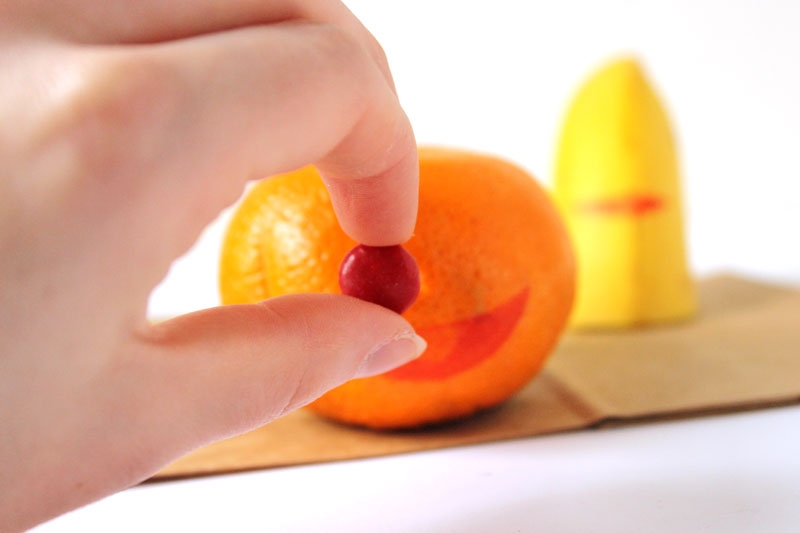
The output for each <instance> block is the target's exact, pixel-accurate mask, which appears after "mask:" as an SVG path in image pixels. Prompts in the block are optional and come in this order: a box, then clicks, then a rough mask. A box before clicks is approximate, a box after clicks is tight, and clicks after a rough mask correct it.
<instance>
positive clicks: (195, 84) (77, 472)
mask: <svg viewBox="0 0 800 533" xmlns="http://www.w3.org/2000/svg"><path fill="white" fill-rule="evenodd" d="M0 72H1V73H2V75H1V76H0V117H2V121H0V168H2V169H3V171H4V172H3V176H2V178H0V250H2V253H0V277H1V279H2V280H3V285H2V291H0V308H1V309H2V319H0V338H1V339H2V340H3V343H2V346H1V347H0V464H1V465H2V467H1V468H0V530H2V531H7V530H18V529H23V528H27V527H30V526H32V525H34V524H36V523H39V522H41V521H44V520H46V519H48V518H51V517H53V516H55V515H57V514H60V513H63V512H65V511H67V510H69V509H72V508H75V507H77V506H80V505H83V504H85V503H88V502H90V501H92V500H95V499H97V498H100V497H102V496H104V495H107V494H110V493H112V492H114V491H117V490H120V489H122V488H124V487H127V486H130V485H132V484H135V483H137V482H139V481H141V480H143V479H145V478H146V477H148V476H149V475H151V474H152V473H153V472H155V471H157V470H158V469H159V468H160V467H162V466H163V465H165V464H166V463H168V462H170V461H171V460H173V459H175V458H177V457H178V456H180V455H182V454H184V453H186V452H188V451H190V450H192V449H194V448H197V447H199V446H201V445H203V444H206V443H208V442H211V441H214V440H218V439H221V438H224V437H228V436H231V435H234V434H237V433H241V432H244V431H246V430H249V429H252V428H255V427H257V426H259V425H261V424H264V423H266V422H269V421H270V420H273V419H274V418H276V417H279V416H281V415H283V414H285V413H287V412H289V411H291V410H293V409H295V408H297V407H300V406H302V405H304V404H306V403H308V402H310V401H312V400H313V399H315V398H316V397H318V396H320V395H321V394H322V393H323V392H325V391H326V390H328V389H330V388H332V387H335V386H337V385H339V384H341V383H343V382H345V381H347V380H349V379H351V378H353V377H361V376H368V375H373V374H376V373H380V372H384V371H386V370H389V369H391V368H394V367H396V366H399V365H400V364H403V363H405V362H407V361H409V360H411V359H413V358H415V357H416V356H418V355H419V353H420V352H421V350H422V349H424V342H423V341H421V340H420V339H419V338H418V337H416V336H415V335H414V332H413V329H412V327H411V326H410V325H409V324H408V323H407V322H406V321H405V320H404V319H403V318H402V317H400V316H399V315H396V314H394V313H392V312H390V311H387V310H385V309H383V308H381V307H378V306H376V305H373V304H368V303H365V302H361V301H359V300H356V299H353V298H349V297H346V296H338V295H310V294H307V295H295V296H288V297H280V298H274V299H271V300H268V301H267V302H265V303H262V304H259V305H239V306H224V307H219V308H215V309H209V310H205V311H200V312H196V313H192V314H189V315H186V316H183V317H179V318H176V319H173V320H170V321H167V322H164V323H162V324H159V325H157V326H150V325H149V324H148V323H147V321H146V319H145V312H146V305H147V299H148V295H149V293H150V291H151V290H152V288H153V287H154V286H155V285H156V284H157V283H158V282H159V280H160V279H161V278H162V277H163V276H164V274H165V273H166V272H167V270H168V268H169V265H170V262H171V261H172V260H173V259H175V258H176V257H177V256H179V255H180V254H181V253H182V252H184V251H185V250H186V249H187V248H188V247H189V246H190V245H191V243H192V242H193V241H194V240H195V239H196V238H197V236H198V235H199V233H200V231H201V229H202V228H203V227H204V226H205V225H206V224H207V223H208V222H209V221H211V220H212V219H213V218H214V217H215V216H216V215H217V214H218V212H219V211H220V210H221V209H222V208H223V207H225V206H226V205H228V204H230V203H231V202H232V201H234V200H235V199H236V198H237V196H238V195H239V194H240V193H241V191H242V189H243V186H244V184H245V182H246V180H247V179H252V178H260V177H264V176H268V175H271V174H276V173H280V172H283V171H288V170H291V169H294V168H297V167H300V166H303V165H305V164H308V163H315V164H316V165H317V166H318V168H319V169H320V171H321V173H322V175H323V177H324V180H325V182H326V185H327V187H328V189H329V191H330V193H331V196H332V200H333V202H334V206H335V209H336V213H337V216H338V218H339V221H340V223H341V225H342V227H343V228H344V229H345V231H347V232H348V233H349V234H350V235H351V236H352V237H353V238H354V239H355V240H357V241H359V242H362V243H365V244H370V245H389V244H397V243H400V242H403V241H405V240H406V239H408V238H409V237H410V235H411V232H412V230H413V227H414V222H415V218H416V210H417V171H418V166H417V165H418V164H417V156H416V146H415V141H414V136H413V133H412V130H411V127H410V125H409V123H408V120H407V118H406V116H405V115H404V113H403V111H402V110H401V108H400V106H399V104H398V101H397V98H396V96H395V94H394V88H393V87H394V86H393V83H392V79H391V76H390V73H389V69H388V66H387V64H386V60H385V58H384V56H383V52H382V51H381V49H380V47H379V46H378V44H377V43H376V42H375V40H374V39H373V38H372V36H371V35H370V34H369V33H368V32H367V30H366V29H364V27H363V26H362V25H361V24H360V23H359V22H358V20H357V19H356V18H355V17H354V16H353V15H352V14H351V13H350V12H349V11H348V10H347V9H346V8H345V7H344V6H343V5H342V4H340V3H339V2H337V1H333V0H330V1H327V0H326V1H311V0H275V1H272V2H266V1H259V2H251V1H247V0H232V1H229V2H221V1H219V0H199V1H196V2H192V3H191V5H189V4H186V3H185V2H179V1H177V0H160V1H155V0H146V1H142V2H126V1H122V0H111V1H108V2H91V1H89V0H65V1H64V2H58V3H56V4H54V3H52V2H48V1H47V0H9V1H7V2H3V3H2V4H0Z"/></svg>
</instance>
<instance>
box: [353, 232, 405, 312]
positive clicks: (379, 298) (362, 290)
mask: <svg viewBox="0 0 800 533" xmlns="http://www.w3.org/2000/svg"><path fill="white" fill-rule="evenodd" d="M339 287H340V288H341V289H342V293H343V294H347V295H348V296H354V297H356V298H359V299H361V300H366V301H368V302H372V303H375V304H378V305H382V306H383V307H386V308H387V309H391V310H392V311H394V312H396V313H402V312H403V311H405V310H406V309H408V308H409V307H411V304H412V303H414V300H416V299H417V295H418V294H419V269H418V268H417V262H416V261H415V260H414V257H413V256H412V255H411V254H410V253H408V252H407V251H406V250H405V248H403V247H402V246H400V245H397V246H366V245H363V244H359V245H358V246H356V247H355V248H353V249H352V250H350V251H349V252H347V255H345V256H344V259H342V264H341V266H340V267H339Z"/></svg>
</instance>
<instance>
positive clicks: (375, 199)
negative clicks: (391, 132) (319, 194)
mask: <svg viewBox="0 0 800 533" xmlns="http://www.w3.org/2000/svg"><path fill="white" fill-rule="evenodd" d="M340 176H341V174H337V175H333V176H332V175H330V174H328V175H323V179H324V181H325V184H326V186H327V188H328V191H329V193H330V195H331V202H332V204H333V208H334V211H335V212H336V217H337V218H338V220H339V224H340V225H341V227H342V229H343V230H344V232H345V233H347V234H348V235H349V236H350V237H352V238H353V239H354V240H355V241H357V242H359V243H361V244H366V245H369V246H391V245H395V244H402V243H404V242H406V241H407V240H409V239H410V238H411V236H412V235H413V234H414V227H415V225H416V220H417V211H418V208H419V161H418V158H417V151H416V146H414V148H413V150H408V151H407V152H406V153H405V154H404V155H403V156H401V158H400V159H399V161H398V162H397V163H395V164H394V165H392V166H391V167H390V168H388V169H387V170H383V171H381V172H379V173H377V174H374V175H372V176H369V177H359V178H348V177H340Z"/></svg>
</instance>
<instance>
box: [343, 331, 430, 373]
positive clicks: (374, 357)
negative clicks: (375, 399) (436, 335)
mask: <svg viewBox="0 0 800 533" xmlns="http://www.w3.org/2000/svg"><path fill="white" fill-rule="evenodd" d="M427 347H428V343H427V342H425V339H423V338H422V337H420V336H419V335H417V334H416V333H413V332H409V333H404V334H401V335H397V336H395V337H392V338H391V339H389V340H387V341H385V342H382V343H381V344H379V345H377V346H376V347H375V348H373V349H372V351H370V352H369V353H368V354H367V356H366V357H365V358H364V360H363V361H362V362H361V366H359V367H358V370H357V371H356V374H355V376H353V377H356V378H365V377H368V376H374V375H376V374H383V373H384V372H388V371H389V370H392V369H394V368H397V367H398V366H401V365H404V364H406V363H408V362H409V361H413V360H414V359H416V358H417V357H419V356H420V355H422V352H424V351H425V348H427Z"/></svg>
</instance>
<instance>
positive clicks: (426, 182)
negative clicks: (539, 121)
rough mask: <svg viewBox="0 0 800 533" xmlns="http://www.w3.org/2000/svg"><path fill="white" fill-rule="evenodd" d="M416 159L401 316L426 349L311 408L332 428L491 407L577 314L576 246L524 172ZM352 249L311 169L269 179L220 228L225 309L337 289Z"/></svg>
mask: <svg viewBox="0 0 800 533" xmlns="http://www.w3.org/2000/svg"><path fill="white" fill-rule="evenodd" d="M419 156H420V203H419V216H418V219H417V226H416V231H415V234H414V236H413V237H412V238H411V239H410V240H409V241H408V242H407V243H406V244H405V247H406V248H407V249H408V251H409V252H411V254H412V255H413V256H414V257H415V258H416V260H417V263H418V265H419V271H420V279H421V288H420V293H419V297H418V298H417V300H416V302H415V303H414V304H413V305H412V306H411V307H410V308H409V309H408V310H407V311H406V312H405V313H404V316H405V317H406V318H407V319H408V321H409V322H411V324H412V325H413V326H414V328H415V329H416V330H417V332H418V333H419V334H420V335H421V336H422V337H423V338H425V339H426V340H427V342H428V349H427V351H426V352H425V353H424V354H423V355H422V357H420V358H419V359H417V360H415V361H412V362H411V363H409V364H407V365H405V366H402V367H400V368H398V369H395V370H393V371H391V372H387V373H385V374H382V375H380V376H374V377H369V378H362V379H354V380H352V381H349V382H348V383H345V384H344V385H342V386H340V387H338V388H336V389H334V390H332V391H330V392H328V393H327V394H325V395H324V396H322V397H321V398H320V399H318V400H317V401H315V402H314V403H313V404H311V406H310V407H311V408H312V409H314V410H315V411H317V412H319V413H321V414H323V415H326V416H328V417H331V418H334V419H336V420H339V421H343V422H347V423H352V424H358V425H364V426H370V427H375V428H400V427H413V426H420V425H425V424H431V423H436V422H442V421H445V420H451V419H455V418H460V417H464V416H466V415H468V414H470V413H473V412H475V411H478V410H480V409H484V408H487V407H490V406H493V405H496V404H498V403H500V402H502V401H503V400H505V399H507V398H508V397H509V396H511V395H512V394H513V393H514V392H516V391H517V390H519V389H520V388H521V387H522V386H523V385H524V384H525V383H526V382H527V381H528V380H529V379H530V378H531V377H532V376H534V375H535V374H536V372H537V371H538V370H539V369H540V368H541V366H542V363H543V362H544V360H545V358H546V356H547V355H548V353H549V352H550V351H551V350H552V348H553V347H554V345H555V343H556V341H557V340H558V337H559V335H560V333H561V331H562V329H563V328H564V325H565V322H566V319H567V316H568V314H569V311H570V308H571V306H572V297H573V289H574V283H575V272H574V260H573V254H572V248H571V246H570V243H569V240H568V237H567V234H566V231H565V228H564V225H563V223H562V221H561V218H560V217H559V215H558V213H557V211H556V208H555V207H554V205H553V203H552V202H551V200H550V197H549V196H548V194H547V192H545V191H544V190H543V189H542V188H541V187H540V186H539V185H538V184H537V183H536V181H535V180H534V179H533V178H532V176H530V175H529V174H527V173H526V172H525V171H523V170H522V169H520V168H518V167H516V166H514V165H512V164H510V163H508V162H505V161H503V160H500V159H497V158H495V157H491V156H486V155H478V154H474V153H469V152H464V151H458V150H452V149H441V148H437V149H434V148H427V149H426V148H422V149H420V152H419ZM355 244H356V243H355V242H354V241H353V240H352V239H350V238H349V237H348V236H347V235H345V234H344V232H343V231H342V230H341V229H340V227H339V225H338V223H337V221H336V217H335V215H334V213H333V208H332V207H331V203H330V198H329V196H328V193H327V191H326V189H325V187H324V186H323V184H322V181H321V179H320V177H319V175H318V174H317V172H316V170H315V169H314V168H313V167H306V168H303V169H301V170H298V171H295V172H291V173H288V174H283V175H280V176H276V177H273V178H270V179H267V180H264V181H262V182H260V183H258V184H257V185H256V186H255V187H253V188H252V189H251V190H250V192H249V193H248V194H247V196H246V197H245V198H244V200H243V201H242V202H241V204H240V205H239V206H238V208H237V209H236V211H235V213H234V216H233V218H232V220H231V223H230V226H229V228H228V231H227V234H226V237H225V241H224V243H223V248H222V257H221V268H220V289H221V294H222V301H223V303H225V304H233V303H253V302H258V301H261V300H263V299H265V298H267V297H269V296H277V295H282V294H289V293H297V292H328V293H338V292H340V291H339V286H338V281H337V276H338V269H339V264H340V262H341V260H342V258H343V257H344V256H345V254H346V253H347V252H348V251H349V250H350V249H351V248H352V247H353V246H355Z"/></svg>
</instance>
